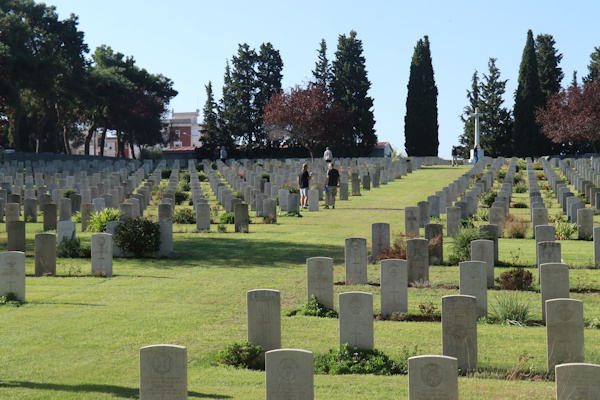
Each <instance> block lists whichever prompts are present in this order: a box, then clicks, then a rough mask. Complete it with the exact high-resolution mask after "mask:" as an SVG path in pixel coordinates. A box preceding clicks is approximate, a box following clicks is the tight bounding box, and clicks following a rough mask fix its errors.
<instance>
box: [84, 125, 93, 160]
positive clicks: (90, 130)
mask: <svg viewBox="0 0 600 400" xmlns="http://www.w3.org/2000/svg"><path fill="white" fill-rule="evenodd" d="M95 132H96V121H95V119H94V118H93V117H92V125H90V127H89V128H88V130H87V135H85V143H84V145H83V150H84V151H85V155H86V156H89V155H90V143H91V141H92V137H93V136H94V133H95Z"/></svg>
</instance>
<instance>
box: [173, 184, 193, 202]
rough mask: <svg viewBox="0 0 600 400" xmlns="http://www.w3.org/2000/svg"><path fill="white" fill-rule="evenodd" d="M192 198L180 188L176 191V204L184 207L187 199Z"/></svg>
mask: <svg viewBox="0 0 600 400" xmlns="http://www.w3.org/2000/svg"><path fill="white" fill-rule="evenodd" d="M189 197H190V195H189V194H187V193H186V192H184V191H181V190H179V188H178V189H177V190H175V204H177V205H178V206H179V205H182V204H183V203H184V202H186V201H187V199H188V198H189Z"/></svg>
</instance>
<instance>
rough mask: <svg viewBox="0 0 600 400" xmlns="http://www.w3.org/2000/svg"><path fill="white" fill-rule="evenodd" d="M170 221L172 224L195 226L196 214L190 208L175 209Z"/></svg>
mask: <svg viewBox="0 0 600 400" xmlns="http://www.w3.org/2000/svg"><path fill="white" fill-rule="evenodd" d="M171 220H172V221H173V223H174V224H195V223H196V212H195V211H194V210H192V209H191V208H176V209H175V211H173V215H172V217H171Z"/></svg>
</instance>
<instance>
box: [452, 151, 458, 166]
mask: <svg viewBox="0 0 600 400" xmlns="http://www.w3.org/2000/svg"><path fill="white" fill-rule="evenodd" d="M452 166H453V167H458V150H456V146H452Z"/></svg>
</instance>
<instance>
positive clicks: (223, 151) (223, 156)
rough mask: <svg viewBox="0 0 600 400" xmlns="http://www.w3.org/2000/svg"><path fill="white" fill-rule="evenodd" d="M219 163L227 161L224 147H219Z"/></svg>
mask: <svg viewBox="0 0 600 400" xmlns="http://www.w3.org/2000/svg"><path fill="white" fill-rule="evenodd" d="M220 156H221V161H223V162H225V161H227V150H225V146H223V147H221V153H220Z"/></svg>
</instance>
